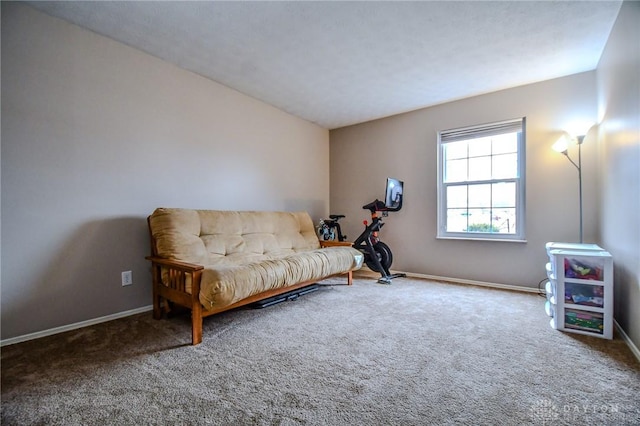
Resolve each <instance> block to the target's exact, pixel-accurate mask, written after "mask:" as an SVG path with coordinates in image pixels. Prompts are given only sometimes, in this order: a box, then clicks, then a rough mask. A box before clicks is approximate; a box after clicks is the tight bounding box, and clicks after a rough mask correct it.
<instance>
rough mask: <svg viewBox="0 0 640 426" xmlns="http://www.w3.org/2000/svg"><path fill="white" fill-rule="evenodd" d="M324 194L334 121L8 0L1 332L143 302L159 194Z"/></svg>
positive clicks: (249, 204)
mask: <svg viewBox="0 0 640 426" xmlns="http://www.w3.org/2000/svg"><path fill="white" fill-rule="evenodd" d="M328 200H329V134H328V131H327V130H325V129H322V128H320V127H318V126H316V125H314V124H311V123H309V122H306V121H303V120H300V119H298V118H295V117H293V116H291V115H288V114H286V113H284V112H281V111H279V110H277V109H275V108H273V107H270V106H268V105H266V104H264V103H261V102H259V101H256V100H254V99H252V98H249V97H247V96H244V95H242V94H240V93H238V92H236V91H233V90H230V89H228V88H226V87H224V86H222V85H220V84H217V83H214V82H212V81H210V80H207V79H204V78H202V77H200V76H198V75H195V74H193V73H190V72H187V71H184V70H182V69H179V68H177V67H175V66H172V65H170V64H167V63H166V62H163V61H161V60H159V59H156V58H153V57H151V56H149V55H146V54H144V53H142V52H140V51H137V50H134V49H131V48H129V47H127V46H125V45H122V44H119V43H117V42H114V41H111V40H109V39H106V38H104V37H101V36H98V35H96V34H94V33H91V32H88V31H85V30H82V29H80V28H78V27H75V26H72V25H70V24H67V23H65V22H63V21H60V20H57V19H55V18H51V17H48V16H46V15H43V14H41V13H40V12H37V11H35V10H33V9H31V8H30V7H28V6H25V5H19V4H12V3H6V2H3V3H2V318H1V323H2V339H8V338H12V337H15V336H21V335H25V334H28V333H32V332H38V331H42V330H47V329H51V328H54V327H59V326H64V325H68V324H73V323H77V322H80V321H85V320H90V319H93V318H97V317H101V316H105V315H110V314H114V313H118V312H123V311H127V310H131V309H135V308H140V307H144V306H148V305H150V304H151V290H150V273H149V265H148V264H147V262H146V261H145V260H144V256H145V255H147V254H148V237H147V233H146V222H145V218H146V216H147V215H148V214H149V213H151V212H152V211H153V209H154V208H156V207H158V206H180V207H193V208H214V209H229V210H235V209H257V210H308V211H309V212H310V213H311V214H312V216H314V218H319V217H321V216H323V215H325V214H326V213H327V212H328ZM125 270H132V271H133V281H134V285H133V286H131V287H122V286H121V283H120V278H121V277H120V273H121V271H125Z"/></svg>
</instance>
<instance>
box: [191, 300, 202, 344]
mask: <svg viewBox="0 0 640 426" xmlns="http://www.w3.org/2000/svg"><path fill="white" fill-rule="evenodd" d="M200 343H202V305H200V303H197V304H194V305H193V306H192V308H191V344H192V345H194V346H195V345H198V344H200Z"/></svg>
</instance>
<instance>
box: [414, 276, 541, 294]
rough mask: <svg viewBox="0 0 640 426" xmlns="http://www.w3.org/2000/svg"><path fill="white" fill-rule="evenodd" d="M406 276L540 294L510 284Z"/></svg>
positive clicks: (533, 289) (530, 289)
mask: <svg viewBox="0 0 640 426" xmlns="http://www.w3.org/2000/svg"><path fill="white" fill-rule="evenodd" d="M406 274H407V276H408V277H415V278H424V279H427V280H433V281H446V282H450V283H456V284H468V285H475V286H480V287H491V288H500V289H503V290H513V291H523V292H525V293H538V291H539V290H538V289H537V288H532V287H523V286H519V285H508V284H498V283H490V282H485V281H475V280H465V279H462V278H449V277H439V276H436V275H425V274H414V273H406Z"/></svg>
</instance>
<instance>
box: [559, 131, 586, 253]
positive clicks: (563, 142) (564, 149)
mask: <svg viewBox="0 0 640 426" xmlns="http://www.w3.org/2000/svg"><path fill="white" fill-rule="evenodd" d="M584 136H585V135H582V136H577V137H576V142H577V144H578V164H576V163H575V161H573V160H572V159H571V157H569V144H568V142H567V137H566V136H562V137H561V138H560V139H558V141H557V142H556V143H555V144H553V146H552V147H551V148H553V149H554V150H555V151H558V152H560V153H562V154H564V156H565V157H567V160H569V161H571V164H573V165H574V166H575V168H576V169H578V185H579V186H578V190H579V194H580V244H582V243H583V241H582V142H583V141H584Z"/></svg>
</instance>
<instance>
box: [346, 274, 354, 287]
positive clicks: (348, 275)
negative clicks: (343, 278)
mask: <svg viewBox="0 0 640 426" xmlns="http://www.w3.org/2000/svg"><path fill="white" fill-rule="evenodd" d="M352 284H353V271H349V272H348V273H347V285H352Z"/></svg>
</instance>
